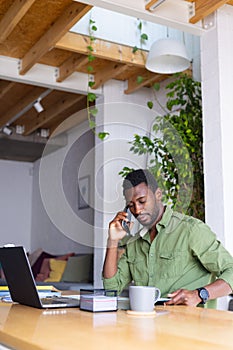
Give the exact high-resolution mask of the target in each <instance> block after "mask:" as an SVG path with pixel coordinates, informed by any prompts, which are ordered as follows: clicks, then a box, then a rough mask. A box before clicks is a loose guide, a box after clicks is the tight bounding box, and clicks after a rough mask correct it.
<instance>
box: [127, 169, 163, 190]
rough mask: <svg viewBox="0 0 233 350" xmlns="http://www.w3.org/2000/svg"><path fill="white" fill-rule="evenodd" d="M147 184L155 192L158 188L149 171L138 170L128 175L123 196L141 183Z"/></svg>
mask: <svg viewBox="0 0 233 350" xmlns="http://www.w3.org/2000/svg"><path fill="white" fill-rule="evenodd" d="M143 182H144V183H145V184H146V185H147V186H148V187H149V188H150V189H151V190H152V191H153V192H155V191H156V190H157V188H158V183H157V181H156V180H155V178H154V176H153V175H152V174H151V172H150V171H149V170H148V169H137V170H133V171H131V172H130V173H128V174H127V176H126V177H125V179H124V181H123V194H125V191H126V190H128V189H130V188H132V187H135V186H137V185H139V184H141V183H143Z"/></svg>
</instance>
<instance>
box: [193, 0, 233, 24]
mask: <svg viewBox="0 0 233 350" xmlns="http://www.w3.org/2000/svg"><path fill="white" fill-rule="evenodd" d="M186 1H188V2H194V3H195V15H194V16H193V17H191V18H190V19H189V22H190V23H192V24H195V23H197V22H198V21H200V20H201V19H203V18H205V17H206V16H208V15H210V14H211V13H213V12H214V11H216V10H217V9H219V8H220V7H221V6H223V5H225V4H227V3H228V1H229V0H186Z"/></svg>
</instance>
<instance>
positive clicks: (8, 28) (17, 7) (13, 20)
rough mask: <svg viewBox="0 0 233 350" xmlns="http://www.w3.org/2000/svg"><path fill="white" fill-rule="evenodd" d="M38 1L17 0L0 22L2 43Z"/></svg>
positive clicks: (0, 40)
mask: <svg viewBox="0 0 233 350" xmlns="http://www.w3.org/2000/svg"><path fill="white" fill-rule="evenodd" d="M35 1H36V0H15V1H14V2H13V4H12V5H11V7H10V8H9V10H8V11H7V12H6V14H5V15H4V16H3V18H2V20H1V22H0V42H1V43H2V42H3V41H4V40H5V39H6V38H7V37H8V36H9V35H10V33H11V32H12V31H13V30H14V28H15V27H16V26H17V24H18V23H19V21H20V20H21V19H22V18H23V16H24V15H25V13H26V12H27V11H28V10H29V8H30V7H31V6H32V5H33V4H34V2H35Z"/></svg>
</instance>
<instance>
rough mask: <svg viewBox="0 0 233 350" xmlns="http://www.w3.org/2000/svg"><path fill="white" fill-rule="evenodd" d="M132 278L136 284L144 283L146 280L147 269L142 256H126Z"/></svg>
mask: <svg viewBox="0 0 233 350" xmlns="http://www.w3.org/2000/svg"><path fill="white" fill-rule="evenodd" d="M127 261H128V264H129V269H130V273H131V276H132V279H133V281H134V283H135V284H136V285H145V284H147V281H148V271H147V267H146V264H145V261H144V259H143V258H135V257H132V258H130V257H129V258H128V260H127Z"/></svg>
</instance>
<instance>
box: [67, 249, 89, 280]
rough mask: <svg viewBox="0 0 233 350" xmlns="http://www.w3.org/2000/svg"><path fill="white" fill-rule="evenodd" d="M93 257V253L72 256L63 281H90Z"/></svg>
mask: <svg viewBox="0 0 233 350" xmlns="http://www.w3.org/2000/svg"><path fill="white" fill-rule="evenodd" d="M92 259H93V256H92V255H91V254H83V255H76V256H71V257H70V258H69V259H68V261H67V265H66V268H65V270H64V273H63V275H62V278H61V281H62V282H89V281H90V273H91V272H92V263H93V262H92V261H93V260H92Z"/></svg>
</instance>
